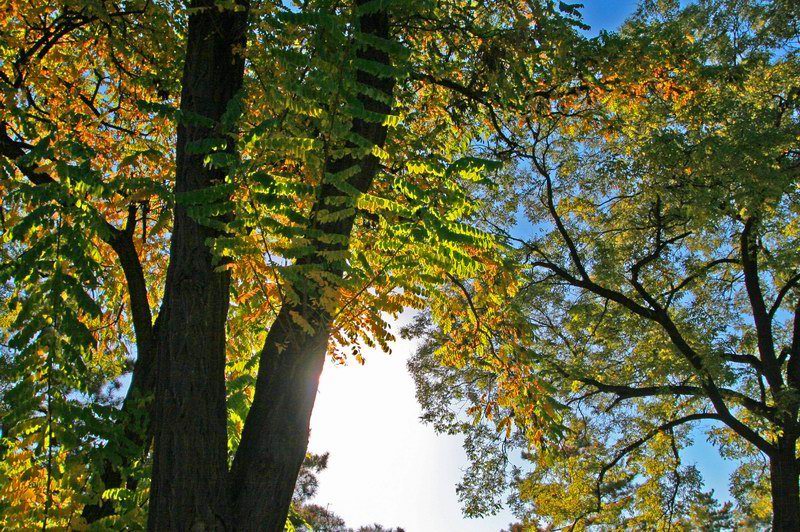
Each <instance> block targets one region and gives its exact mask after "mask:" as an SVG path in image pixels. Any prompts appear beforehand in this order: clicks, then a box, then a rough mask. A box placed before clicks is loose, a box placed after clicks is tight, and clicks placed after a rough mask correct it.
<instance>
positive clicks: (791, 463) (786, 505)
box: [769, 441, 800, 531]
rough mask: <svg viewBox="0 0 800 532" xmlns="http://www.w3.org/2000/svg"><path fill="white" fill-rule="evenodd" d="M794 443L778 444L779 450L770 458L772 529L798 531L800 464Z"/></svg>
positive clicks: (799, 523) (799, 515) (799, 527)
mask: <svg viewBox="0 0 800 532" xmlns="http://www.w3.org/2000/svg"><path fill="white" fill-rule="evenodd" d="M795 445H796V444H795V443H794V441H792V442H791V443H788V442H779V445H778V447H779V449H778V452H776V453H775V454H774V455H773V456H771V457H770V461H769V470H770V488H771V491H772V529H773V530H775V531H797V530H800V487H798V486H799V485H798V481H799V480H800V478H799V477H800V463H798V460H797V456H796V453H795Z"/></svg>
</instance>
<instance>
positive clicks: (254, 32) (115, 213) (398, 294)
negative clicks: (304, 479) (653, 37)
mask: <svg viewBox="0 0 800 532" xmlns="http://www.w3.org/2000/svg"><path fill="white" fill-rule="evenodd" d="M382 5H383V3H382V2H377V3H375V2H373V3H367V4H366V5H364V6H362V8H361V10H362V11H365V10H370V9H378V8H382V7H381V6H382ZM218 6H219V8H220V9H229V8H234V7H235V5H234V4H230V5H228V3H224V2H220V3H219V4H218ZM2 9H3V16H2V21H0V35H1V36H2V37H0V57H2V60H0V93H2V103H0V154H2V155H3V157H2V159H0V164H1V165H2V180H0V193H1V194H2V198H3V200H2V210H0V214H2V217H1V219H0V224H1V228H0V238H1V239H2V245H0V262H1V263H2V267H1V268H0V281H2V287H0V290H2V300H3V302H4V303H5V304H4V305H2V306H0V321H1V322H2V330H1V331H0V334H2V347H0V352H1V353H2V359H1V360H2V365H0V390H2V400H0V412H2V419H3V421H2V423H3V426H2V455H3V462H2V466H1V468H2V473H3V474H2V477H0V493H2V501H3V507H2V516H0V519H2V521H0V524H4V525H6V526H8V525H9V524H10V523H15V524H16V526H23V527H34V526H35V527H38V526H45V527H46V526H53V527H65V526H76V527H77V526H81V517H80V513H81V508H82V507H83V506H84V505H86V504H88V503H97V502H98V499H99V498H101V497H102V499H104V500H107V501H111V502H112V503H113V505H114V506H115V507H116V513H115V515H112V516H110V517H107V518H105V520H104V521H102V522H98V523H96V525H95V526H100V527H114V528H122V527H131V528H137V527H141V526H142V524H143V518H144V510H143V505H144V503H145V501H146V500H147V496H148V478H149V466H150V457H149V455H148V452H147V449H146V447H147V446H146V445H145V449H141V448H138V446H137V445H136V441H137V440H142V439H144V440H145V441H149V440H148V438H149V436H150V434H149V432H148V430H147V429H146V427H147V419H146V416H147V411H148V408H147V405H148V397H147V396H146V394H145V396H143V397H132V398H131V397H129V399H131V401H128V400H126V401H125V408H124V409H121V408H119V407H120V403H121V402H122V397H123V394H124V392H125V390H126V389H127V388H128V386H129V382H130V378H131V371H132V368H133V366H134V363H135V362H136V361H140V360H141V358H142V357H141V356H140V355H142V350H143V349H144V348H146V347H148V346H149V345H150V344H149V341H150V340H151V338H149V333H148V334H146V333H145V332H146V331H149V332H150V333H152V331H153V329H157V327H158V325H159V320H158V316H156V314H157V312H156V309H158V308H163V292H164V283H165V278H166V274H167V271H168V264H169V258H170V250H169V244H168V240H169V238H170V235H171V227H170V223H171V220H172V214H173V208H174V206H175V205H176V204H177V205H181V206H183V207H185V208H186V209H187V211H188V212H189V213H190V215H191V216H192V218H194V219H196V220H198V221H200V222H201V223H203V224H205V225H208V226H212V227H214V228H215V229H217V230H218V231H219V232H220V236H219V237H218V238H215V239H214V240H213V241H209V242H207V244H208V245H209V246H210V247H211V249H212V250H213V252H214V255H215V257H216V261H217V265H218V267H219V268H226V269H228V270H229V271H230V272H231V275H232V288H231V304H232V306H231V310H230V319H229V321H228V324H227V333H228V337H229V342H228V345H227V357H228V360H227V366H226V378H227V393H228V402H227V405H228V410H229V412H228V440H229V449H230V451H231V453H232V452H233V451H234V450H235V449H236V447H237V446H238V444H239V438H240V434H241V431H242V427H243V424H244V420H245V418H246V415H247V412H248V409H249V405H250V402H251V401H252V397H253V388H254V376H255V373H256V371H257V366H258V363H257V357H256V353H257V351H258V349H259V348H260V346H261V345H262V344H263V342H264V336H265V333H266V331H267V330H269V327H270V326H271V324H272V322H273V320H274V319H275V317H276V315H277V313H278V311H279V309H280V308H282V307H286V306H287V305H291V304H292V303H296V302H297V301H299V300H300V299H302V298H301V296H300V295H299V294H304V293H305V294H308V293H311V292H313V293H314V295H315V297H317V298H318V299H319V301H321V306H322V308H324V309H325V311H326V312H328V313H329V314H330V315H332V316H333V317H334V332H333V335H332V341H331V342H330V353H331V355H332V356H335V357H344V356H354V357H355V358H357V359H358V360H362V357H361V353H360V350H359V347H358V345H360V343H364V344H366V345H371V346H372V345H377V346H380V347H383V348H384V349H388V341H389V340H390V339H391V338H392V333H391V331H390V329H389V326H388V319H389V318H390V317H391V316H395V315H397V314H398V313H399V312H400V311H401V310H402V309H403V308H405V307H414V308H422V307H423V306H425V305H434V306H436V308H438V309H440V312H441V313H442V316H443V317H444V316H445V315H446V312H444V309H445V308H446V306H447V305H448V304H449V303H453V302H454V301H457V300H456V299H454V295H457V294H454V293H452V292H450V291H448V293H447V297H442V293H440V288H441V286H442V284H443V281H444V280H446V279H477V278H483V277H485V278H486V279H490V280H491V283H490V284H498V285H503V286H504V285H509V286H511V285H513V284H514V283H513V279H511V278H510V277H508V276H507V275H505V274H504V273H503V272H504V264H505V262H504V259H503V257H501V253H500V251H501V246H499V245H498V244H497V242H496V240H495V239H494V238H493V237H492V236H491V235H490V234H489V233H488V232H486V230H485V229H486V227H485V226H483V228H481V227H482V226H481V224H480V223H479V222H478V220H477V213H478V210H479V207H480V205H481V203H482V201H483V200H484V198H486V197H488V195H489V194H490V191H491V190H492V188H493V186H494V185H493V176H494V174H495V173H496V172H497V165H496V163H495V162H493V161H491V160H489V159H486V158H481V157H480V156H479V154H477V153H475V150H474V142H475V141H476V140H478V139H480V138H481V137H482V136H484V135H485V134H486V132H487V131H488V129H489V125H490V123H491V117H490V115H489V114H487V111H486V109H485V108H484V107H481V106H479V105H478V106H476V105H474V104H473V103H471V102H472V100H471V99H469V98H466V97H465V96H464V91H467V92H469V91H478V92H479V93H481V94H490V93H492V92H493V90H494V87H499V86H501V85H505V84H506V83H507V82H508V79H507V78H506V76H505V75H504V74H505V71H506V68H507V66H508V65H509V64H510V63H512V62H514V61H516V60H517V59H524V60H525V61H526V64H527V67H528V70H527V71H526V72H524V73H522V74H520V76H521V77H520V78H519V79H520V80H522V79H524V80H527V81H529V82H536V83H538V81H537V80H538V79H539V78H540V77H541V76H543V75H545V74H546V73H547V72H546V69H545V68H539V66H538V64H539V63H538V60H537V59H536V57H535V54H538V53H539V51H540V50H539V44H537V43H540V42H548V43H549V42H550V41H553V42H554V43H555V41H557V40H558V39H560V35H562V34H567V33H569V31H571V30H570V28H571V27H572V25H573V24H574V21H571V20H570V17H571V15H569V10H566V12H564V13H561V12H559V10H558V8H556V7H555V6H553V5H552V4H551V3H549V2H542V3H538V2H532V3H528V4H524V5H522V4H519V3H517V2H494V3H492V4H491V5H486V6H480V7H479V8H476V7H475V6H474V5H473V3H471V2H461V1H452V2H435V1H431V0H404V1H403V2H393V3H391V5H390V6H389V9H390V10H391V11H392V17H393V21H394V25H395V26H396V32H397V40H396V41H391V42H390V41H380V40H378V41H376V40H374V39H372V40H370V38H369V37H370V36H369V35H365V34H362V33H360V32H359V31H357V30H356V26H355V24H354V20H355V18H356V17H357V16H358V15H359V13H358V12H357V11H358V10H354V9H352V6H351V4H350V3H340V2H330V1H325V0H320V1H314V2H304V3H297V4H292V5H289V4H288V3H283V2H274V3H272V2H267V1H264V2H252V6H251V9H252V20H253V22H252V24H251V30H250V45H249V46H248V47H247V50H246V51H245V52H244V53H246V59H247V71H246V79H245V87H244V90H243V91H242V93H241V94H240V95H239V96H238V97H237V98H236V99H235V101H234V102H233V104H232V105H231V106H230V108H229V110H228V112H227V113H226V114H225V116H224V117H223V118H222V119H221V120H220V123H218V124H211V125H212V126H213V127H214V128H215V131H217V132H218V133H219V138H210V139H205V140H204V141H202V142H195V143H193V144H190V145H189V146H187V148H186V149H187V151H189V152H191V153H193V154H200V155H203V156H204V158H205V163H206V164H207V165H209V166H212V167H219V168H224V169H225V170H226V174H227V176H228V177H227V179H226V181H225V182H223V183H219V184H217V185H215V186H213V187H210V188H206V189H203V190H200V191H195V192H190V193H185V194H180V195H178V196H177V197H174V196H173V194H172V185H173V174H174V170H175V168H174V158H175V154H174V148H173V146H174V144H175V130H176V126H177V125H178V124H198V123H203V124H205V122H204V120H206V119H204V117H202V116H196V115H192V114H190V113H183V112H180V111H179V110H178V109H179V106H178V104H179V94H180V92H181V89H182V87H180V81H179V80H180V71H181V68H182V66H183V60H184V57H183V48H184V44H185V43H184V40H185V37H186V23H187V18H188V16H189V15H190V14H191V10H190V9H188V8H187V7H186V6H185V4H184V3H183V2H174V1H172V0H157V1H152V0H141V1H137V0H133V1H129V2H114V1H111V0H100V1H95V0H92V1H88V0H87V1H81V0H63V1H59V2H42V1H38V0H36V1H21V2H15V1H12V2H8V3H5V4H4V6H3V8H2ZM523 36H524V38H520V37H523ZM365 43H366V44H368V45H369V46H373V47H376V48H379V49H384V50H385V51H386V52H387V53H389V54H390V55H391V56H392V64H393V66H392V67H391V68H388V67H385V66H382V65H378V64H370V63H368V62H367V63H365V62H364V61H363V60H361V59H359V57H358V56H357V50H358V49H359V47H361V46H363V45H365ZM547 46H548V48H547V49H548V50H554V49H555V48H556V47H557V43H555V44H552V45H551V44H548V45H547ZM542 53H543V52H542ZM365 71H368V72H370V73H371V74H373V75H375V76H377V77H381V76H384V77H386V76H390V77H392V78H394V79H396V80H397V81H396V85H397V87H396V89H395V95H394V98H393V101H392V102H391V103H392V111H391V114H386V115H379V114H376V113H374V112H371V111H368V110H367V109H365V108H364V106H363V105H361V104H360V103H359V99H358V96H359V95H363V94H367V95H368V96H369V97H371V98H376V99H380V98H385V97H386V96H385V95H383V96H382V95H380V94H375V93H374V92H370V91H369V87H365V86H363V84H360V83H359V81H358V79H359V78H358V75H357V73H358V72H365ZM454 95H455V96H454ZM354 120H361V121H364V122H366V123H373V124H385V125H387V126H389V128H390V134H389V139H388V141H387V143H386V145H385V146H383V147H380V146H377V145H370V144H368V143H366V142H365V140H364V139H360V138H355V137H354V136H353V135H351V134H349V131H350V126H351V124H352V123H353V121H354ZM206 125H208V124H206ZM232 146H234V147H235V150H234V149H230V148H231V147H232ZM366 154H372V155H374V156H376V157H377V158H378V159H379V160H380V171H379V172H378V176H377V178H376V180H375V182H374V184H373V186H372V187H371V189H370V190H369V191H367V192H363V191H358V190H354V189H353V187H352V186H351V185H350V183H349V179H350V178H352V175H351V173H349V172H352V171H353V169H352V168H350V169H347V170H346V171H345V172H344V173H326V172H325V168H326V162H327V161H330V160H337V159H340V158H342V157H344V156H352V157H353V158H354V159H355V160H359V159H361V158H363V157H364V156H365V155H366ZM325 187H334V188H336V189H337V190H338V193H337V194H338V196H337V197H338V199H339V201H340V203H339V204H338V205H336V206H335V207H336V208H335V209H329V210H325V211H324V212H320V210H319V209H317V210H314V206H315V204H316V199H317V198H318V197H319V196H320V194H321V191H322V190H323V189H324V188H325ZM327 207H330V206H327ZM354 213H358V214H359V216H358V217H357V218H356V223H355V228H354V230H353V232H352V237H351V238H349V239H347V240H348V241H347V242H342V241H339V240H337V238H338V237H339V236H340V235H336V234H325V233H324V232H322V233H320V234H318V233H315V232H314V223H316V222H318V221H320V220H322V221H323V222H325V221H335V220H338V219H342V217H348V216H352V215H353V214H354ZM315 221H316V222H315ZM310 242H315V243H320V242H322V243H324V244H326V245H330V248H326V249H329V251H330V253H329V255H328V256H327V257H326V262H327V264H326V265H325V267H322V268H317V266H316V265H314V264H306V263H304V260H305V258H306V257H308V256H309V255H310V254H313V253H316V252H317V251H319V249H313V248H314V246H310ZM330 264H336V268H337V269H340V270H341V275H329V273H330V272H329V271H328V270H326V267H327V266H329V265H330ZM309 284H311V285H313V286H314V289H313V290H312V291H311V292H309V290H308V285H309ZM488 288H489V285H488V284H487V286H486V289H487V292H486V293H485V294H484V296H482V297H485V298H486V301H487V303H488V304H491V305H492V306H493V307H495V308H496V310H494V311H493V315H492V317H491V320H492V322H493V323H494V322H496V323H497V324H500V323H502V319H503V318H502V315H501V314H502V313H501V312H500V308H501V306H502V304H503V297H502V296H501V295H492V294H490V293H489V292H488ZM509 290H511V291H513V287H512V288H509ZM159 303H161V305H160V304H159ZM287 308H288V307H287ZM461 308H463V305H461V304H459V305H458V312H459V315H458V316H456V315H455V314H454V317H456V318H457V319H456V321H453V322H450V323H449V324H448V325H446V326H447V327H449V330H452V331H456V330H458V327H457V323H458V321H459V320H461V319H464V318H465V317H466V316H465V315H464V314H461V313H460V309H461ZM154 317H155V319H153V318H154ZM293 319H294V321H295V322H296V325H298V326H300V327H301V328H304V329H307V328H311V327H312V325H311V324H310V323H308V320H306V319H305V318H303V316H301V315H296V316H294V315H293ZM466 319H472V318H466ZM445 321H447V320H445ZM493 326H494V325H493ZM498 326H499V325H498ZM510 327H511V325H508V331H507V332H505V333H504V334H509V335H513V334H515V333H514V332H513V331H512V330H511V328H510ZM461 341H462V342H470V343H471V345H478V346H480V349H483V350H491V349H493V346H492V340H491V338H490V337H489V336H482V337H478V338H477V339H471V338H469V335H465V337H464V338H463V339H462V340H461ZM475 342H477V344H475ZM465 345H466V344H465ZM537 415H538V414H537ZM102 464H111V465H112V467H116V468H120V470H119V473H120V475H121V479H122V483H121V484H120V487H114V488H111V489H106V487H103V485H102V481H100V479H99V477H100V476H101V474H103V473H104V466H103V465H102Z"/></svg>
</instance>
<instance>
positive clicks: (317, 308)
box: [229, 0, 394, 532]
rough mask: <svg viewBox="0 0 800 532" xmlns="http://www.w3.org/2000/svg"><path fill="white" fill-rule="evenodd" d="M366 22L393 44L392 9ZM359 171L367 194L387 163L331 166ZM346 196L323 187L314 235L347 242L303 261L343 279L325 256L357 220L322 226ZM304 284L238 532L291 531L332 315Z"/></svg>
mask: <svg viewBox="0 0 800 532" xmlns="http://www.w3.org/2000/svg"><path fill="white" fill-rule="evenodd" d="M364 3H366V0H357V1H356V5H357V6H360V5H362V4H364ZM359 23H360V31H361V32H363V33H368V34H371V35H372V36H374V37H378V38H381V39H388V37H389V19H388V16H387V14H386V12H385V11H379V12H377V13H373V14H369V15H364V16H362V17H361V19H360V20H359ZM358 55H359V57H360V58H362V59H365V60H368V61H372V62H376V63H380V64H382V65H386V66H389V65H390V60H389V56H388V54H386V53H385V52H383V51H381V50H379V49H377V48H374V47H370V46H365V47H364V48H362V49H360V50H359V51H358ZM357 79H358V81H359V82H360V83H362V84H364V85H366V86H369V87H371V88H372V89H375V90H378V91H381V92H382V93H384V94H386V95H388V96H391V95H392V91H393V87H394V80H393V79H391V78H386V77H378V76H374V75H370V74H367V73H366V72H363V71H359V72H358V73H357ZM359 99H360V100H361V102H362V104H363V105H364V107H365V108H366V109H368V110H369V111H372V112H375V113H381V114H388V113H389V112H390V110H391V109H390V107H389V106H388V105H387V104H386V103H384V102H380V101H378V100H375V99H373V98H371V97H368V96H366V95H363V94H362V95H361V96H360V98H359ZM351 131H352V132H353V133H355V134H356V135H358V136H360V137H362V138H364V139H367V140H369V141H370V142H371V143H372V144H374V145H377V146H382V145H383V144H384V142H385V140H386V133H387V130H386V126H384V125H382V124H379V123H374V122H367V121H363V120H360V119H356V120H354V121H353V125H352V128H351ZM351 147H352V148H354V147H355V146H351ZM354 165H359V166H360V170H359V171H358V172H357V173H356V174H355V175H354V176H353V177H352V178H351V179H350V185H352V186H353V187H354V188H356V189H358V190H359V191H361V192H365V191H366V190H368V189H369V187H370V185H371V184H372V181H373V179H374V177H375V174H376V173H377V171H378V167H379V161H378V160H377V158H375V157H374V156H372V155H369V156H367V157H365V158H363V159H361V160H355V159H353V158H350V157H345V158H343V159H338V160H336V161H329V163H328V164H326V172H328V173H331V174H335V173H337V172H341V171H343V170H346V169H348V168H350V167H352V166H354ZM342 196H343V193H342V192H341V191H340V190H339V189H338V188H336V187H335V186H333V185H331V184H325V185H323V187H322V190H321V194H320V196H319V198H318V200H317V203H316V204H315V206H314V208H313V210H312V214H311V227H310V231H309V234H310V235H320V234H322V235H327V236H330V235H338V236H339V237H342V238H336V239H324V240H323V239H320V240H317V239H316V236H313V238H312V242H313V245H314V248H315V250H316V252H315V253H314V254H313V255H312V256H309V257H306V258H303V259H300V260H299V261H298V262H299V263H301V264H306V265H309V266H313V267H316V268H319V269H322V270H324V271H326V272H327V273H329V274H334V275H336V276H341V275H342V272H343V266H342V264H341V262H337V261H336V260H335V259H334V260H328V259H326V258H325V257H326V256H332V255H335V254H331V253H327V252H331V251H333V252H335V251H343V250H346V249H347V247H348V242H349V238H350V233H351V230H352V227H353V223H354V221H355V217H354V215H353V216H347V217H345V218H343V219H340V220H338V221H335V222H321V221H320V219H319V217H318V216H317V213H320V212H321V211H325V210H337V209H340V208H341V205H342V203H341V201H340V200H341V199H342ZM331 242H335V243H331ZM302 284H303V286H294V287H293V288H294V290H295V291H296V292H297V293H298V295H299V299H300V302H297V303H286V304H285V306H284V307H283V308H282V309H281V311H280V313H279V315H278V318H277V319H276V321H275V323H274V324H273V326H272V328H271V329H270V331H269V334H268V335H267V339H266V342H265V344H264V348H263V350H262V352H261V355H260V365H259V369H258V377H257V381H256V392H255V396H254V398H253V404H252V406H251V408H250V412H249V413H248V416H247V420H246V422H245V426H244V431H243V433H242V440H241V443H240V444H239V449H238V450H237V453H236V456H235V458H234V462H233V467H232V469H231V474H230V478H229V500H230V507H231V510H232V513H233V526H234V529H235V530H254V531H255V530H258V531H265V532H281V531H282V530H283V529H284V525H285V523H286V516H287V514H288V511H289V505H290V504H291V498H292V492H293V489H294V484H295V481H296V479H297V474H298V472H299V470H300V466H301V464H302V462H303V458H304V456H305V453H306V448H307V446H308V435H309V421H310V418H311V412H312V410H313V408H314V399H315V397H316V394H317V387H318V385H319V377H320V374H321V372H322V366H323V363H324V361H325V352H326V349H327V344H328V338H329V336H330V330H331V322H332V317H331V316H330V315H329V314H328V312H327V311H326V310H325V309H324V308H323V307H322V305H321V304H320V298H319V296H320V293H321V288H320V287H319V286H318V285H317V283H316V281H313V280H312V279H306V280H305V282H304V283H302ZM293 315H294V316H295V318H293ZM297 316H299V317H300V320H298V319H297ZM298 321H300V322H302V321H305V322H307V323H308V324H310V325H311V326H312V328H313V333H310V332H308V331H306V330H304V328H303V327H302V326H300V325H299V324H298Z"/></svg>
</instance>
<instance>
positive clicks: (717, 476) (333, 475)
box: [309, 0, 733, 532]
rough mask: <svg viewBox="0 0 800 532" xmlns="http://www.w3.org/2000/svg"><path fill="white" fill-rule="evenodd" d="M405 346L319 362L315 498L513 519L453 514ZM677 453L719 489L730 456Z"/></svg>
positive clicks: (432, 522)
mask: <svg viewBox="0 0 800 532" xmlns="http://www.w3.org/2000/svg"><path fill="white" fill-rule="evenodd" d="M635 8H636V2H635V1H632V0H621V1H605V2H603V1H591V2H586V6H585V7H584V9H583V14H584V20H585V22H586V23H587V24H589V25H590V26H591V30H590V31H589V33H590V34H597V32H599V31H600V30H601V29H615V28H616V27H618V26H619V24H621V23H622V22H623V21H624V20H625V18H626V17H627V16H628V15H630V14H631V13H632V12H633V11H634V10H635ZM414 349H415V344H414V343H413V342H410V341H401V342H398V343H396V344H395V345H394V346H393V349H392V351H393V354H391V355H387V354H384V353H381V352H379V351H371V352H370V351H368V352H366V353H365V355H366V359H367V362H366V364H365V365H364V366H359V365H357V364H355V363H351V364H350V365H348V366H336V365H334V364H332V363H330V361H329V362H326V368H325V371H324V372H323V376H322V379H321V381H320V391H319V395H318V396H317V402H316V407H315V410H314V415H313V417H312V419H311V442H310V446H309V448H310V450H311V451H313V452H326V451H327V452H330V453H331V457H330V461H329V468H328V470H327V471H325V472H323V473H322V474H321V476H320V490H319V493H318V495H317V497H316V499H315V501H316V502H317V503H319V504H323V505H328V506H329V507H330V509H331V510H332V511H334V512H336V513H337V514H339V515H341V516H342V517H343V518H345V520H346V521H347V523H348V525H349V526H352V527H358V526H361V525H366V524H371V523H374V522H379V523H381V524H382V525H385V526H402V527H403V528H405V530H406V531H407V532H442V531H447V532H484V531H487V532H488V531H498V530H500V529H501V528H503V527H506V526H507V525H508V524H509V523H511V522H513V520H514V519H513V516H512V515H511V514H510V513H509V512H507V511H504V512H501V513H500V514H498V515H497V516H494V517H492V518H488V519H466V518H464V517H463V516H462V515H461V509H460V505H459V502H458V498H457V496H456V492H455V486H456V484H457V483H458V481H459V479H460V478H461V475H462V470H463V469H464V468H465V467H466V466H467V460H466V456H465V453H464V451H463V449H462V448H461V438H460V437H457V436H447V435H437V434H436V433H435V432H434V431H433V429H432V428H431V427H429V426H425V425H423V424H421V422H420V421H419V416H420V413H421V412H420V409H419V406H418V405H417V402H416V399H415V397H414V383H413V381H412V379H411V377H410V376H409V375H408V372H407V371H406V367H405V364H406V360H407V359H408V357H409V356H410V355H411V354H412V353H413V350H414ZM684 457H685V461H686V463H696V464H697V466H698V467H699V468H700V470H701V472H702V473H703V474H704V477H705V478H706V480H707V487H708V488H713V489H714V490H715V492H716V493H717V495H718V496H723V497H725V496H727V493H728V490H727V485H728V475H729V473H730V471H731V470H732V469H733V464H731V463H728V462H725V461H723V460H722V459H721V458H719V455H718V453H717V452H716V450H714V449H713V448H712V447H711V446H710V445H708V444H707V443H706V442H705V436H704V435H703V433H702V432H701V431H699V430H698V431H696V432H695V444H694V445H693V446H692V447H691V448H690V449H688V450H687V452H686V453H685V455H684Z"/></svg>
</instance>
